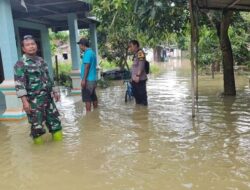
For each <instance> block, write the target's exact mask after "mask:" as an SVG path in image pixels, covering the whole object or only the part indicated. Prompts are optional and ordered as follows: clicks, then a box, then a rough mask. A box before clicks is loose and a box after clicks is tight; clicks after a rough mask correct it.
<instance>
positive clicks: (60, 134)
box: [52, 130, 63, 141]
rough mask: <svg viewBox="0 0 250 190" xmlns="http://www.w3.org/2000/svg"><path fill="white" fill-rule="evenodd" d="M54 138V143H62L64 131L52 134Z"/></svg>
mask: <svg viewBox="0 0 250 190" xmlns="http://www.w3.org/2000/svg"><path fill="white" fill-rule="evenodd" d="M52 138H53V140H54V141H61V140H62V139H63V136H62V130H60V131H56V132H54V133H52Z"/></svg>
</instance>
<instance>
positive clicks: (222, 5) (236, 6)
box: [197, 0, 250, 11]
mask: <svg viewBox="0 0 250 190" xmlns="http://www.w3.org/2000/svg"><path fill="white" fill-rule="evenodd" d="M197 4H198V7H199V8H201V9H231V10H239V11H250V0H197Z"/></svg>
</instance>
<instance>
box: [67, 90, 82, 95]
mask: <svg viewBox="0 0 250 190" xmlns="http://www.w3.org/2000/svg"><path fill="white" fill-rule="evenodd" d="M81 93H82V92H81V89H72V90H71V92H70V95H71V96H78V95H81Z"/></svg>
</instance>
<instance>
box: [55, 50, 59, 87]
mask: <svg viewBox="0 0 250 190" xmlns="http://www.w3.org/2000/svg"><path fill="white" fill-rule="evenodd" d="M55 63H56V82H57V85H59V70H58V58H57V55H55Z"/></svg>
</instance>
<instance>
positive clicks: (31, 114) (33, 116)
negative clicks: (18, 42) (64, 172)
mask: <svg viewBox="0 0 250 190" xmlns="http://www.w3.org/2000/svg"><path fill="white" fill-rule="evenodd" d="M22 50H23V52H24V54H23V57H22V58H21V60H20V61H17V63H16V64H15V66H14V71H15V75H14V79H15V88H16V93H17V96H18V98H21V100H22V103H23V109H24V111H25V112H26V113H27V116H28V120H29V123H30V124H31V134H30V135H31V136H32V137H33V140H34V142H35V144H42V143H43V140H42V138H41V136H42V135H43V134H44V133H45V132H46V130H45V129H44V123H45V124H46V126H47V128H48V130H49V132H50V133H52V137H53V139H54V140H55V141H57V140H61V139H62V131H61V129H62V127H61V122H60V120H59V112H58V110H57V108H56V105H55V103H54V100H53V98H54V99H55V100H56V101H59V100H60V94H59V91H58V89H57V88H56V87H54V85H53V82H52V80H51V79H50V76H49V72H48V65H47V64H46V63H45V62H44V60H43V59H42V58H41V57H39V56H37V55H36V53H37V44H36V42H35V39H34V38H33V37H32V36H31V35H26V36H24V38H23V40H22Z"/></svg>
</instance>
